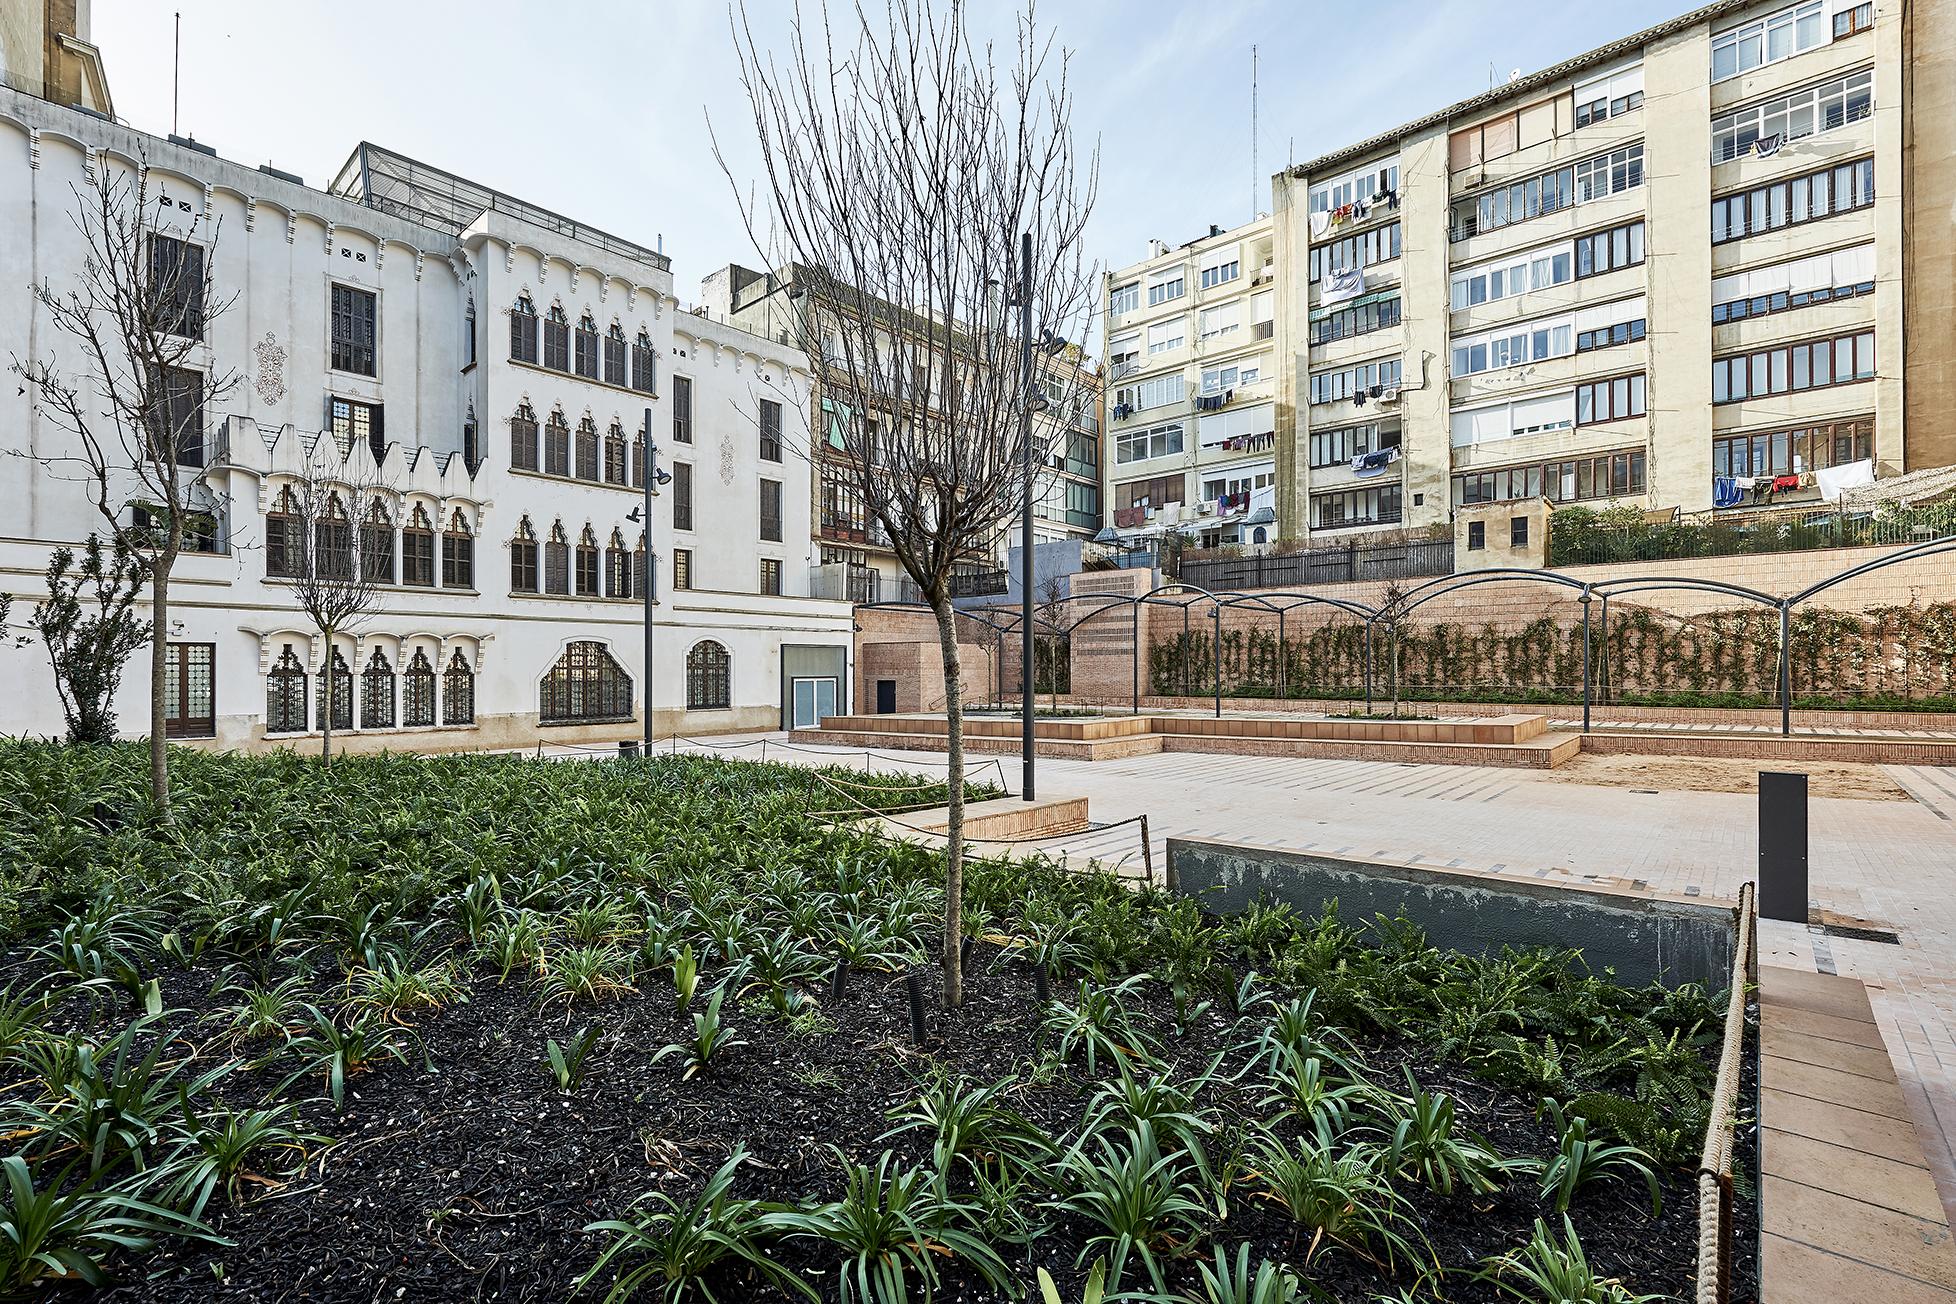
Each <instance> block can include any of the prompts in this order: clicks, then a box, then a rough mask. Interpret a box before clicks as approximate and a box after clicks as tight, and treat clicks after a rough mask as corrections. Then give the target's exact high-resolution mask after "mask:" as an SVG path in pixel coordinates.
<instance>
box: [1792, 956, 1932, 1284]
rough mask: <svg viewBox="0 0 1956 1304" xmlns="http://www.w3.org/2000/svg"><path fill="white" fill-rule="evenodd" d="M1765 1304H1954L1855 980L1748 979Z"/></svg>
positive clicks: (1884, 1053) (1927, 1192) (1917, 1160)
mask: <svg viewBox="0 0 1956 1304" xmlns="http://www.w3.org/2000/svg"><path fill="white" fill-rule="evenodd" d="M1759 1013H1760V1035H1759V1055H1760V1058H1759V1085H1760V1124H1761V1166H1762V1169H1763V1172H1762V1180H1761V1188H1760V1210H1761V1214H1762V1218H1763V1223H1764V1226H1763V1236H1762V1241H1761V1247H1760V1249H1761V1259H1762V1263H1761V1291H1760V1293H1761V1295H1762V1297H1763V1299H1764V1302H1765V1304H1822V1302H1823V1301H1824V1302H1825V1304H1845V1302H1846V1301H1879V1302H1880V1304H1956V1247H1952V1245H1951V1241H1950V1232H1949V1223H1948V1220H1947V1218H1946V1217H1945V1215H1944V1212H1943V1207H1942V1202H1941V1200H1940V1199H1939V1198H1938V1197H1937V1195H1936V1187H1935V1182H1934V1180H1933V1179H1932V1178H1931V1177H1930V1175H1929V1169H1928V1167H1927V1165H1926V1164H1925V1163H1924V1162H1923V1158H1922V1146H1921V1142H1920V1141H1919V1140H1918V1139H1917V1137H1916V1134H1915V1124H1914V1123H1913V1122H1911V1121H1910V1118H1909V1111H1908V1106H1907V1104H1906V1102H1905V1101H1904V1100H1903V1099H1902V1092H1901V1088H1900V1087H1898V1086H1897V1085H1896V1083H1895V1070H1894V1064H1893V1062H1892V1061H1891V1060H1890V1058H1889V1055H1888V1050H1887V1048H1886V1047H1885V1046H1884V1045H1883V1044H1882V1040H1881V1033H1880V1031H1879V1030H1878V1029H1877V1028H1876V1026H1875V1021H1874V1013H1873V1011H1872V1010H1871V1009H1870V1008H1869V1006H1868V996H1867V992H1866V990H1865V989H1864V988H1863V987H1862V985H1861V983H1860V981H1859V980H1858V979H1854V978H1844V977H1838V976H1834V975H1828V974H1816V973H1803V972H1801V971H1799V970H1795V969H1785V968H1777V967H1774V966H1771V965H1767V966H1763V967H1762V968H1761V969H1760V971H1759Z"/></svg>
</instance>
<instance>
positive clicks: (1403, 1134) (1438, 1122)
mask: <svg viewBox="0 0 1956 1304" xmlns="http://www.w3.org/2000/svg"><path fill="white" fill-rule="evenodd" d="M1406 1087H1407V1091H1408V1100H1407V1103H1406V1106H1405V1108H1404V1109H1403V1111H1401V1113H1400V1117H1399V1120H1398V1122H1397V1123H1396V1124H1395V1125H1394V1127H1393V1130H1392V1140H1391V1141H1390V1142H1389V1143H1388V1144H1387V1147H1386V1167H1387V1169H1388V1170H1390V1171H1391V1172H1394V1173H1398V1174H1400V1175H1402V1176H1408V1177H1412V1178H1413V1179H1414V1180H1416V1181H1418V1182H1419V1183H1420V1185H1422V1186H1425V1187H1428V1188H1429V1189H1431V1190H1435V1191H1438V1192H1439V1193H1440V1194H1442V1195H1451V1194H1453V1189H1454V1187H1455V1186H1461V1187H1464V1188H1466V1189H1467V1190H1469V1191H1473V1192H1477V1193H1480V1194H1486V1193H1488V1192H1490V1191H1493V1190H1495V1189H1496V1188H1497V1187H1499V1185H1500V1182H1499V1181H1498V1180H1497V1177H1498V1174H1500V1173H1501V1172H1502V1170H1503V1168H1504V1167H1505V1165H1504V1164H1503V1163H1502V1160H1501V1157H1500V1156H1499V1155H1497V1154H1495V1153H1494V1151H1493V1150H1492V1149H1490V1148H1489V1147H1488V1146H1487V1145H1486V1144H1485V1143H1484V1142H1482V1141H1480V1140H1478V1139H1477V1138H1474V1137H1470V1136H1465V1135H1462V1134H1461V1133H1460V1132H1459V1131H1457V1130H1456V1128H1455V1126H1454V1104H1453V1097H1452V1096H1448V1095H1445V1094H1443V1093H1439V1092H1431V1091H1427V1090H1425V1089H1424V1088H1422V1087H1421V1086H1420V1085H1419V1083H1418V1082H1417V1081H1416V1080H1415V1079H1414V1078H1413V1071H1412V1070H1411V1069H1410V1068H1409V1069H1407V1070H1406Z"/></svg>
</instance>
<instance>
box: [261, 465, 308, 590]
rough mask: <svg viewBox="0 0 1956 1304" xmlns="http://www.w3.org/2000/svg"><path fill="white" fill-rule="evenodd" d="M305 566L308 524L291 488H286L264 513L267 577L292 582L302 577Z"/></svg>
mask: <svg viewBox="0 0 1956 1304" xmlns="http://www.w3.org/2000/svg"><path fill="white" fill-rule="evenodd" d="M305 564H306V543H305V521H304V520H303V519H302V517H301V515H300V512H299V504H298V502H297V500H295V499H294V498H293V496H292V486H291V485H287V486H285V488H283V489H281V490H279V491H278V501H277V502H276V503H274V504H272V510H271V511H269V512H266V513H265V574H267V575H274V576H284V577H287V578H290V577H293V576H296V575H298V574H300V573H301V571H302V568H303V567H304V566H305Z"/></svg>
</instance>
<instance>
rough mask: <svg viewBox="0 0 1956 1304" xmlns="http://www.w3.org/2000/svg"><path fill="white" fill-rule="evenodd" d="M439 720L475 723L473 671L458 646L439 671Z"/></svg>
mask: <svg viewBox="0 0 1956 1304" xmlns="http://www.w3.org/2000/svg"><path fill="white" fill-rule="evenodd" d="M441 722H442V723H443V724H474V723H475V671H473V670H471V669H469V663H468V661H467V660H466V659H465V658H464V657H463V656H462V650H461V649H460V648H457V649H455V655H454V656H452V657H450V658H449V659H448V669H446V670H444V671H442V673H441Z"/></svg>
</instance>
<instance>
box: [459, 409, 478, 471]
mask: <svg viewBox="0 0 1956 1304" xmlns="http://www.w3.org/2000/svg"><path fill="white" fill-rule="evenodd" d="M462 465H463V466H465V467H467V468H468V471H469V474H470V475H474V474H475V473H476V472H477V471H480V470H481V469H482V440H481V438H480V436H478V435H477V434H476V425H475V400H473V399H471V400H469V414H468V415H467V416H465V417H463V418H462Z"/></svg>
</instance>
